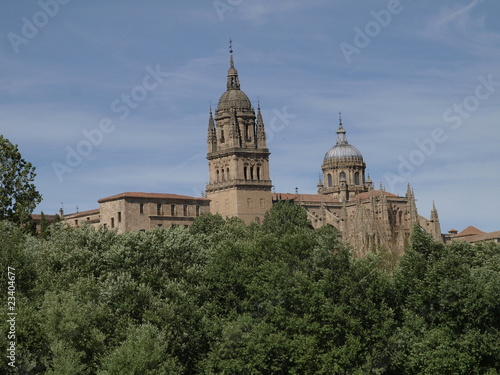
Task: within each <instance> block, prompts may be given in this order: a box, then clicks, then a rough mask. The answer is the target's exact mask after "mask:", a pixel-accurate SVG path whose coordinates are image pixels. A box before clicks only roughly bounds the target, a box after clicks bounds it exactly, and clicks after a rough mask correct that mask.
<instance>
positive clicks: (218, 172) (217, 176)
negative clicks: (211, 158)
mask: <svg viewBox="0 0 500 375" xmlns="http://www.w3.org/2000/svg"><path fill="white" fill-rule="evenodd" d="M215 182H219V170H218V169H217V180H216V181H215Z"/></svg>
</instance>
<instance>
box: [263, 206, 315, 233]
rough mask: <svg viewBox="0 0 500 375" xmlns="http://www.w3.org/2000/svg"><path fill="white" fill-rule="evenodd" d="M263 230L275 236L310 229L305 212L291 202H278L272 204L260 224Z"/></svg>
mask: <svg viewBox="0 0 500 375" xmlns="http://www.w3.org/2000/svg"><path fill="white" fill-rule="evenodd" d="M262 227H263V229H264V230H265V231H266V232H268V233H274V234H276V235H279V234H282V233H293V232H294V231H298V230H302V229H307V228H310V227H311V224H310V223H309V220H308V219H307V213H306V210H304V209H303V208H302V207H300V206H298V205H296V204H293V203H291V202H286V201H280V202H277V203H275V204H273V206H272V208H271V209H270V210H269V211H268V212H266V214H265V216H264V221H263V223H262Z"/></svg>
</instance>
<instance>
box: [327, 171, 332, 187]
mask: <svg viewBox="0 0 500 375" xmlns="http://www.w3.org/2000/svg"><path fill="white" fill-rule="evenodd" d="M332 186H333V179H332V175H331V174H330V173H328V187H332Z"/></svg>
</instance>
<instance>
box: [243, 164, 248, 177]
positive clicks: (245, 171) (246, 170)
mask: <svg viewBox="0 0 500 375" xmlns="http://www.w3.org/2000/svg"><path fill="white" fill-rule="evenodd" d="M247 172H248V168H247V167H244V168H243V175H244V177H245V180H246V179H247V178H248V176H247V174H248V173H247Z"/></svg>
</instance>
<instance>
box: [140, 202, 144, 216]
mask: <svg viewBox="0 0 500 375" xmlns="http://www.w3.org/2000/svg"><path fill="white" fill-rule="evenodd" d="M139 213H140V214H141V215H144V203H140V204H139Z"/></svg>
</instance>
